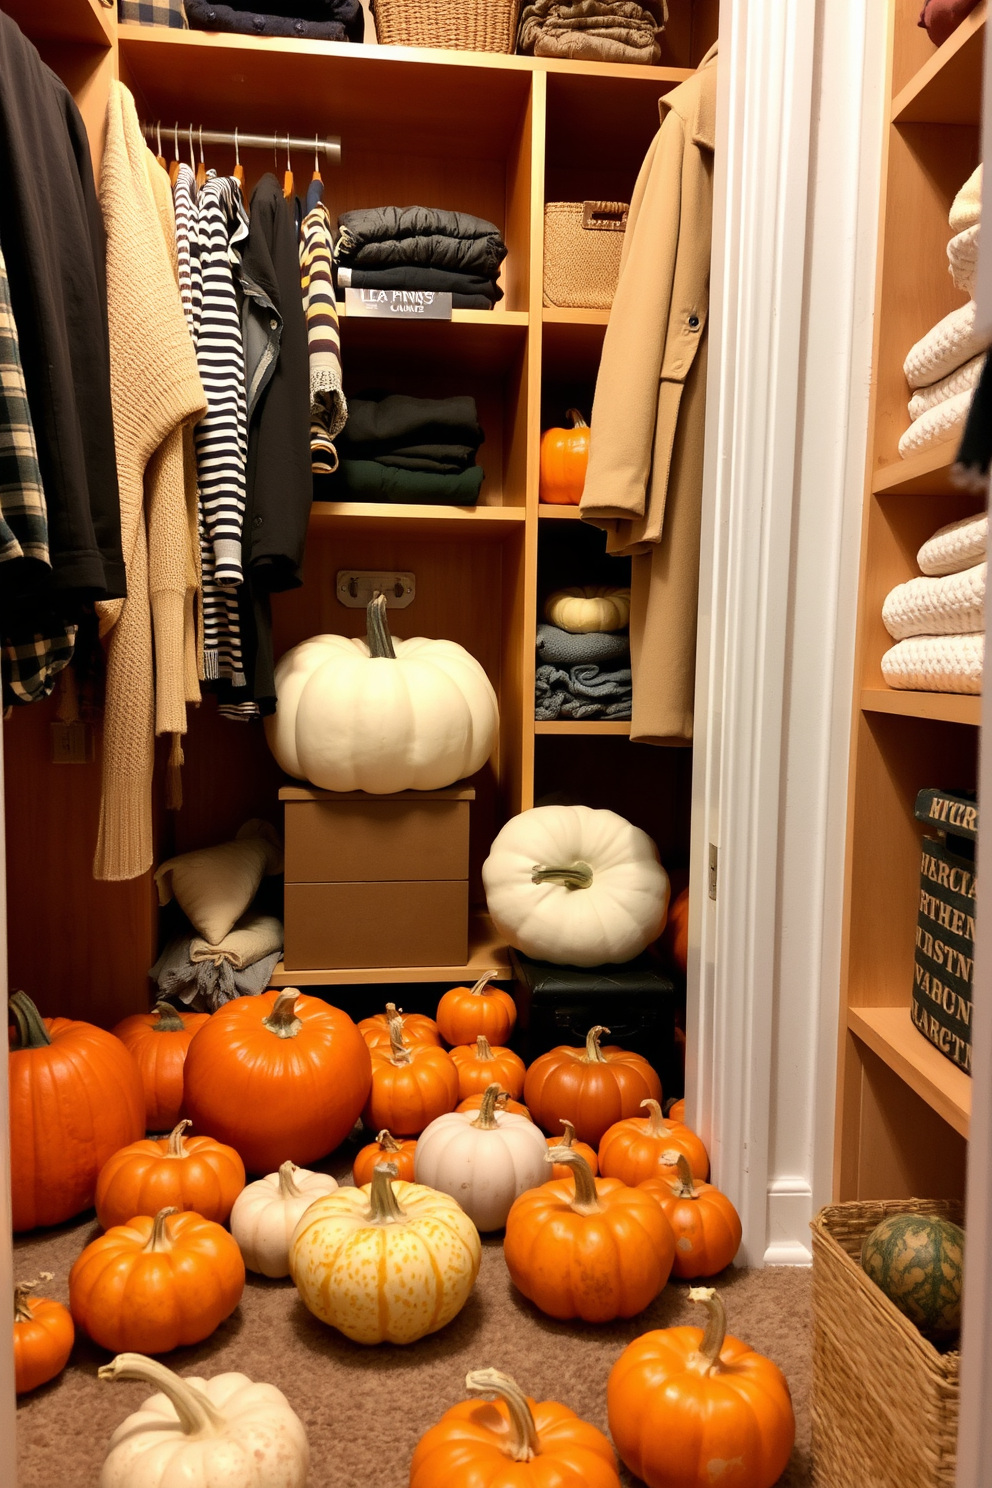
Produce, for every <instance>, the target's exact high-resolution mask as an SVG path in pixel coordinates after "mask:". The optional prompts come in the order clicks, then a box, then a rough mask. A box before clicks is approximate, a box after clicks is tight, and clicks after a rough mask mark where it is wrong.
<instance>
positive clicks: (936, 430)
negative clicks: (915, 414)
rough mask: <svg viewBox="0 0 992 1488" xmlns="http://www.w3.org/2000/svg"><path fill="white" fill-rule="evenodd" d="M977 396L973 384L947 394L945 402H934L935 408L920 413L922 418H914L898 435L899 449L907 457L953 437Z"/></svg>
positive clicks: (904, 457)
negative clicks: (903, 431) (949, 394)
mask: <svg viewBox="0 0 992 1488" xmlns="http://www.w3.org/2000/svg"><path fill="white" fill-rule="evenodd" d="M974 396H975V390H974V388H968V390H967V391H966V392H963V393H955V394H954V396H953V397H951V398H945V399H944V401H943V402H942V403H935V404H934V405H933V407H932V408H928V409H927V410H926V412H925V413H921V414H920V416H919V418H917V419H914V420H913V422H912V423H911V424H910V426H909V428H908V429H907V430H906V431H905V433H904V434H902V435H901V436H900V439H899V453H900V455H901V456H902V458H903V459H904V460H905V459H908V457H909V456H910V455H918V454H919V453H920V451H921V450H925V449H929V448H930V446H931V445H932V444H943V442H944V441H945V440H947V439H951V438H952V437H953V435H954V432H955V430H957V429H959V428H960V427H961V426H962V425H963V424H964V421H965V419H966V418H967V417H968V410H969V408H970V407H971V400H972V398H973V397H974Z"/></svg>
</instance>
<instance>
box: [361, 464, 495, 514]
mask: <svg viewBox="0 0 992 1488" xmlns="http://www.w3.org/2000/svg"><path fill="white" fill-rule="evenodd" d="M482 478H483V469H482V466H481V465H470V466H469V468H468V470H463V471H461V472H460V473H459V474H458V475H428V474H425V473H424V472H423V471H421V470H398V469H396V468H395V467H393V466H389V465H380V464H378V462H377V461H375V460H342V461H341V471H340V476H339V479H338V481H336V482H335V488H336V489H335V491H334V497H333V499H335V500H342V499H343V500H349V499H350V500H352V501H395V502H399V503H401V504H404V505H424V506H474V505H475V503H476V502H477V501H478V499H479V491H480V490H481V488H482ZM340 485H345V486H346V487H347V495H343V493H341V491H340Z"/></svg>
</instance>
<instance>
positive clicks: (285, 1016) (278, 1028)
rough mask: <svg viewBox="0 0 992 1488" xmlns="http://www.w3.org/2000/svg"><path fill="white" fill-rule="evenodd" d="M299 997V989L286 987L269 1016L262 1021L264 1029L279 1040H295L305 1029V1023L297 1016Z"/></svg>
mask: <svg viewBox="0 0 992 1488" xmlns="http://www.w3.org/2000/svg"><path fill="white" fill-rule="evenodd" d="M299 995H300V989H299V987H284V988H283V990H282V991H281V992H280V993H279V996H278V997H277V998H276V1000H275V1002H274V1004H273V1007H272V1011H271V1013H270V1014H269V1016H268V1017H267V1018H263V1019H262V1027H263V1028H267V1029H268V1030H269V1032H270V1033H274V1034H275V1035H276V1037H277V1038H295V1037H296V1035H297V1034H298V1033H299V1031H300V1029H301V1028H302V1027H303V1023H302V1022H301V1020H300V1019H299V1018H298V1017H297V1016H296V999H297V998H298V997H299Z"/></svg>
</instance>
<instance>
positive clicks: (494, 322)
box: [338, 304, 529, 378]
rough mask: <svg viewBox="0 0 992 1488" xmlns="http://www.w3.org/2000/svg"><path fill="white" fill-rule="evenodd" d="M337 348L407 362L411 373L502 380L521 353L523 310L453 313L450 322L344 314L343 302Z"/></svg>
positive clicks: (524, 331)
mask: <svg viewBox="0 0 992 1488" xmlns="http://www.w3.org/2000/svg"><path fill="white" fill-rule="evenodd" d="M338 312H339V314H340V316H341V344H342V348H343V351H344V355H345V357H346V358H347V357H349V356H351V357H354V356H355V355H358V356H360V357H362V358H380V357H387V356H388V358H389V360H390V363H391V365H392V366H394V367H395V366H396V365H398V364H399V363H402V362H407V363H410V364H412V365H411V368H410V370H411V373H412V372H413V371H414V370H415V369H416V370H420V371H423V370H426V369H428V368H430V369H432V370H436V369H437V368H451V367H452V366H455V367H457V368H458V370H459V372H474V373H478V374H481V375H482V376H485V377H488V378H491V377H493V376H503V375H504V374H505V373H506V372H507V371H509V369H510V368H511V367H513V366H514V365H515V364H516V363H517V362H519V361H520V360H521V359H522V357H523V354H524V344H525V341H526V337H527V325H528V321H529V316H528V314H527V312H526V310H502V309H496V310H453V311H452V313H451V319H450V320H421V319H420V318H419V317H414V316H409V317H408V316H397V318H396V319H395V320H379V319H378V317H375V316H366V315H348V314H347V312H346V310H345V306H344V305H343V304H341V305H339V306H338Z"/></svg>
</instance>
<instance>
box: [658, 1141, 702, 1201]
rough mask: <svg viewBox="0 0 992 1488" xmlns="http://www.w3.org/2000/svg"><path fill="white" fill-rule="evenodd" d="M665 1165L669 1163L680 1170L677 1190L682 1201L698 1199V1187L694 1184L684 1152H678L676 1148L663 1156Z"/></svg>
mask: <svg viewBox="0 0 992 1488" xmlns="http://www.w3.org/2000/svg"><path fill="white" fill-rule="evenodd" d="M661 1160H662V1162H663V1163H668V1165H669V1166H670V1167H672V1168H678V1172H679V1177H678V1184H679V1186H678V1188H677V1189H676V1190H675V1192H676V1193H677V1195H678V1197H679V1198H680V1199H698V1198H699V1195H698V1193H697V1192H696V1185H695V1183H694V1182H693V1177H692V1169H691V1168H690V1166H689V1160H688V1158H687V1157H686V1155H685V1153H684V1152H676V1151H675V1149H674V1147H673V1148H671V1149H670V1150H669V1151H668V1152H663V1153H662V1154H661Z"/></svg>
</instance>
